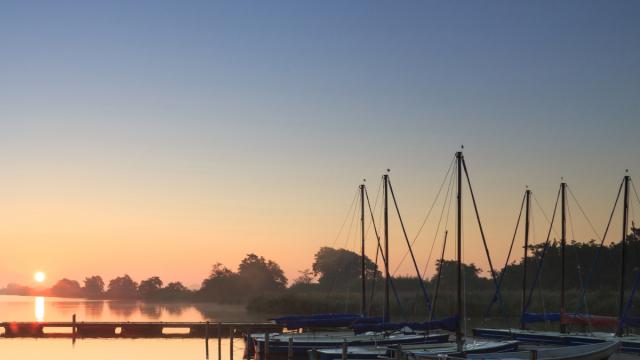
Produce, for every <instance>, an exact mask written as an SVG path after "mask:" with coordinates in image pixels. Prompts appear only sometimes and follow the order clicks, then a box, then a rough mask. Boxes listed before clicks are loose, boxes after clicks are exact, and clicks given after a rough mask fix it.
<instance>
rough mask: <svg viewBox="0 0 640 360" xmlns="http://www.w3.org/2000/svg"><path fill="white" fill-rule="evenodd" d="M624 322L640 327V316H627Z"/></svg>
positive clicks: (627, 324)
mask: <svg viewBox="0 0 640 360" xmlns="http://www.w3.org/2000/svg"><path fill="white" fill-rule="evenodd" d="M624 324H625V325H626V326H631V327H640V317H635V318H632V317H626V318H625V319H624Z"/></svg>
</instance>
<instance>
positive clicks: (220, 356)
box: [218, 322, 222, 360]
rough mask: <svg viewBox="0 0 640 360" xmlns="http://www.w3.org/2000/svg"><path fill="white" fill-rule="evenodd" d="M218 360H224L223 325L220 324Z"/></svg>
mask: <svg viewBox="0 0 640 360" xmlns="http://www.w3.org/2000/svg"><path fill="white" fill-rule="evenodd" d="M218 360H222V323H221V322H219V323H218Z"/></svg>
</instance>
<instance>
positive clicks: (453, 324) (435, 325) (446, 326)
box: [351, 316, 458, 333]
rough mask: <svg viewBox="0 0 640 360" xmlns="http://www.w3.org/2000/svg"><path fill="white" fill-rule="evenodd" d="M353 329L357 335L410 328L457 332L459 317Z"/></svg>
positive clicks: (354, 327)
mask: <svg viewBox="0 0 640 360" xmlns="http://www.w3.org/2000/svg"><path fill="white" fill-rule="evenodd" d="M351 328H352V329H353V330H354V331H355V332H356V333H363V332H367V331H394V330H400V329H403V328H410V329H411V330H438V329H442V330H448V331H455V330H456V329H457V328H458V317H457V316H452V317H448V318H444V319H440V320H433V321H426V322H401V323H379V324H363V323H360V324H354V325H353V326H351Z"/></svg>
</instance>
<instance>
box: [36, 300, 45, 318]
mask: <svg viewBox="0 0 640 360" xmlns="http://www.w3.org/2000/svg"><path fill="white" fill-rule="evenodd" d="M34 304H35V308H36V309H35V310H36V321H38V322H42V321H44V297H42V296H38V297H36V298H35V300H34Z"/></svg>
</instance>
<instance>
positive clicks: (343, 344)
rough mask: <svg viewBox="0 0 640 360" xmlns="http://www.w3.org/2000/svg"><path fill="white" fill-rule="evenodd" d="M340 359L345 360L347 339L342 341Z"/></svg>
mask: <svg viewBox="0 0 640 360" xmlns="http://www.w3.org/2000/svg"><path fill="white" fill-rule="evenodd" d="M342 360H347V339H344V341H343V342H342Z"/></svg>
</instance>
